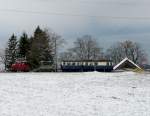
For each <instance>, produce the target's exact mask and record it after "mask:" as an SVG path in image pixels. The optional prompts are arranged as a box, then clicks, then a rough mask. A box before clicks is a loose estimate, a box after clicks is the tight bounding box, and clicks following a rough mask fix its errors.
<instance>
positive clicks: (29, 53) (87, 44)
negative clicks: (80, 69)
mask: <svg viewBox="0 0 150 116" xmlns="http://www.w3.org/2000/svg"><path fill="white" fill-rule="evenodd" d="M62 43H64V40H63V39H62V38H61V37H60V36H59V35H58V34H56V33H55V32H51V31H49V30H47V29H41V28H40V27H39V26H38V27H37V28H36V29H35V31H34V33H33V34H32V36H30V37H29V35H28V34H27V33H25V32H24V33H23V34H22V35H21V36H20V37H19V38H17V36H16V35H15V34H12V36H11V37H10V38H9V40H8V43H7V47H6V48H5V52H4V54H3V55H2V54H1V52H0V57H1V59H2V61H3V63H4V64H5V69H6V70H8V71H10V70H11V65H12V64H13V63H15V62H16V60H17V59H20V58H23V59H25V60H26V61H27V62H28V63H29V65H30V68H31V69H30V70H33V69H36V68H38V67H40V65H41V62H42V61H47V62H51V66H52V67H53V68H54V69H57V61H58V60H59V61H62V60H100V59H109V60H112V61H113V62H114V64H117V63H119V62H120V61H121V60H122V59H124V58H125V57H128V58H129V59H131V60H132V61H134V62H135V63H137V64H142V62H143V61H147V55H146V53H145V51H144V50H143V49H142V47H141V45H140V43H137V42H133V41H130V40H126V41H123V42H117V43H114V44H113V45H112V46H111V47H110V48H108V49H107V50H106V51H105V52H104V50H103V48H102V47H101V46H100V44H99V42H98V40H97V39H95V38H93V37H92V36H91V35H84V36H82V37H79V38H77V39H76V40H75V41H74V43H73V46H71V47H70V48H69V49H67V50H65V52H62V53H60V54H58V53H59V52H58V48H59V47H60V46H61V45H62ZM2 61H1V62H2Z"/></svg>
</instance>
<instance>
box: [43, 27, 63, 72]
mask: <svg viewBox="0 0 150 116" xmlns="http://www.w3.org/2000/svg"><path fill="white" fill-rule="evenodd" d="M45 32H47V34H48V35H49V40H50V43H49V44H50V46H51V51H52V54H53V58H54V66H55V71H56V72H57V65H58V56H59V49H60V47H62V46H63V44H64V42H65V41H64V39H62V38H61V36H60V35H58V34H57V33H55V32H53V31H52V30H48V29H45Z"/></svg>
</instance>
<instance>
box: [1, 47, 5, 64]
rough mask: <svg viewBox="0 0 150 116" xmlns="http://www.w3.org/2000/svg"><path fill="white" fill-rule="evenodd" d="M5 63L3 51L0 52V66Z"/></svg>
mask: <svg viewBox="0 0 150 116" xmlns="http://www.w3.org/2000/svg"><path fill="white" fill-rule="evenodd" d="M4 63H5V52H4V50H2V49H1V50H0V64H4Z"/></svg>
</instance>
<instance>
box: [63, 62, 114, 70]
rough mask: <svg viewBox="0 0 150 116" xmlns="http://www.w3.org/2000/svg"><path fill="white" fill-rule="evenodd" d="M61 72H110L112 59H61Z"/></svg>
mask: <svg viewBox="0 0 150 116" xmlns="http://www.w3.org/2000/svg"><path fill="white" fill-rule="evenodd" d="M61 71H62V72H92V71H98V72H112V71H113V62H112V60H78V61H77V60H76V61H73V60H72V61H62V62H61Z"/></svg>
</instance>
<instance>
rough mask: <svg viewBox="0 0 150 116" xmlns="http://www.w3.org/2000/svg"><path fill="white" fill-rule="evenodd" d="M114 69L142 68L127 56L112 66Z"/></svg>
mask: <svg viewBox="0 0 150 116" xmlns="http://www.w3.org/2000/svg"><path fill="white" fill-rule="evenodd" d="M113 69H114V70H130V69H139V70H142V68H141V67H140V66H138V65H137V64H135V63H134V62H133V61H131V60H130V59H128V58H125V59H123V60H122V61H121V62H120V63H119V64H117V65H116V66H114V68H113Z"/></svg>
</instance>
